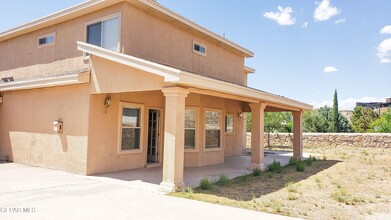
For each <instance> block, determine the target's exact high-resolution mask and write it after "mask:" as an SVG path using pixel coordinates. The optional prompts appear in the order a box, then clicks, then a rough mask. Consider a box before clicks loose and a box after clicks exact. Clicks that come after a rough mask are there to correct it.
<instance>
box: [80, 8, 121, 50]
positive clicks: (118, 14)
mask: <svg viewBox="0 0 391 220" xmlns="http://www.w3.org/2000/svg"><path fill="white" fill-rule="evenodd" d="M116 17H118V48H117V50H115V51H117V52H119V51H120V48H121V29H122V28H121V27H122V13H121V12H117V13H114V14H110V15H107V16H104V17H100V18H97V19H94V20H91V21H88V22H86V23H85V24H84V42H86V43H87V36H88V34H87V30H88V29H87V28H88V25H91V24H95V23H98V22H103V21H106V20H110V19H112V18H116ZM101 42H102V40H101ZM84 55H85V56H86V55H87V54H86V53H84Z"/></svg>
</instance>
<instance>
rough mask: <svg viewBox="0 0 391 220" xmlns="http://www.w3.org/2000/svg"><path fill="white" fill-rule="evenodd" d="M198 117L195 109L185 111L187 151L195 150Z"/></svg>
mask: <svg viewBox="0 0 391 220" xmlns="http://www.w3.org/2000/svg"><path fill="white" fill-rule="evenodd" d="M196 116H197V112H196V110H195V109H186V111H185V149H195V147H196V146H195V140H196Z"/></svg>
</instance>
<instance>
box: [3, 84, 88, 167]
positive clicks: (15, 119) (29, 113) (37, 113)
mask: <svg viewBox="0 0 391 220" xmlns="http://www.w3.org/2000/svg"><path fill="white" fill-rule="evenodd" d="M88 89H89V87H88V85H79V86H64V87H56V88H47V89H35V90H24V91H15V92H5V93H4V102H3V103H2V104H0V106H1V107H0V128H1V129H0V155H1V156H3V157H4V156H8V157H9V158H10V159H11V160H13V161H14V162H17V163H22V164H28V165H33V166H41V167H47V168H52V169H59V170H64V171H68V172H73V173H79V174H86V168H87V166H86V160H87V131H88V103H89V95H88ZM55 120H62V121H63V123H64V130H63V131H64V132H63V133H62V134H57V133H55V132H53V122H54V121H55Z"/></svg>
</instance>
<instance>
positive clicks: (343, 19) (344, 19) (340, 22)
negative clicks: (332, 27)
mask: <svg viewBox="0 0 391 220" xmlns="http://www.w3.org/2000/svg"><path fill="white" fill-rule="evenodd" d="M345 22H346V18H342V19H339V20H336V21H335V23H336V24H337V25H340V24H343V23H345Z"/></svg>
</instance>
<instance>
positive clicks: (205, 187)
mask: <svg viewBox="0 0 391 220" xmlns="http://www.w3.org/2000/svg"><path fill="white" fill-rule="evenodd" d="M200 188H201V189H203V190H209V189H211V188H212V183H211V182H210V181H209V179H208V178H206V177H205V178H203V179H201V180H200Z"/></svg>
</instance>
